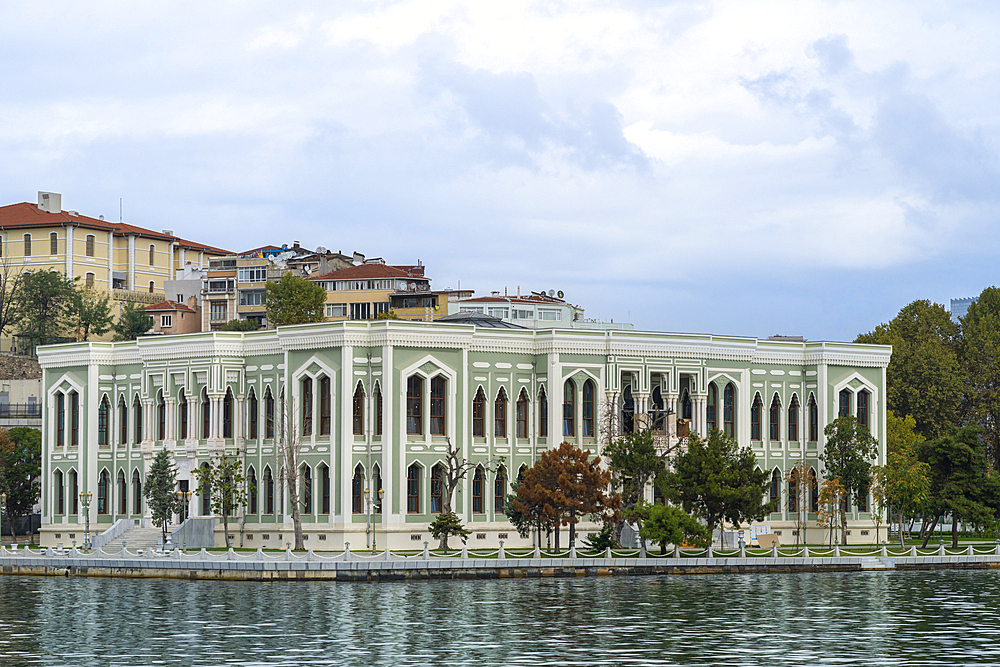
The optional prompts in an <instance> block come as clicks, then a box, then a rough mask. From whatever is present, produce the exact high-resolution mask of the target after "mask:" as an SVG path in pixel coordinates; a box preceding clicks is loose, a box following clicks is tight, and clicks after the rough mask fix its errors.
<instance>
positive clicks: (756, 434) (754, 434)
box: [750, 394, 762, 440]
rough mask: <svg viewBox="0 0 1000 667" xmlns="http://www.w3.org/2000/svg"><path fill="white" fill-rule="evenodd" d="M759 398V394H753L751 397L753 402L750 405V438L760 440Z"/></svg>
mask: <svg viewBox="0 0 1000 667" xmlns="http://www.w3.org/2000/svg"><path fill="white" fill-rule="evenodd" d="M761 407H762V405H761V400H760V394H755V395H754V397H753V404H752V405H751V406H750V439H751V440H760V411H761Z"/></svg>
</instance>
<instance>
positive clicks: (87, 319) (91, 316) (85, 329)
mask: <svg viewBox="0 0 1000 667" xmlns="http://www.w3.org/2000/svg"><path fill="white" fill-rule="evenodd" d="M108 298H109V296H108V294H106V293H104V294H99V293H98V292H97V291H96V290H95V289H94V288H93V287H86V286H81V285H76V286H75V288H74V290H73V307H72V312H71V314H70V317H71V321H72V325H73V328H74V331H75V337H76V339H77V340H78V341H81V340H89V339H90V337H91V336H103V335H104V334H106V333H108V331H110V330H111V325H112V318H111V306H110V305H108Z"/></svg>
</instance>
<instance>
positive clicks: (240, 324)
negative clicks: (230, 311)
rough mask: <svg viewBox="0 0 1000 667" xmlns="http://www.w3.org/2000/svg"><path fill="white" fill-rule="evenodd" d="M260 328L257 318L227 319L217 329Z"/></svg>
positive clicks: (245, 329) (250, 329)
mask: <svg viewBox="0 0 1000 667" xmlns="http://www.w3.org/2000/svg"><path fill="white" fill-rule="evenodd" d="M258 329H260V322H258V321H257V320H229V321H228V322H226V323H225V324H223V325H222V327H221V328H220V329H219V331H257V330H258Z"/></svg>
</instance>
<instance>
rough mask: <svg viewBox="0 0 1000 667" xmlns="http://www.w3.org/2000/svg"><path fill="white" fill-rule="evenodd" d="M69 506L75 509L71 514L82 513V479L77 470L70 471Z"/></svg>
mask: <svg viewBox="0 0 1000 667" xmlns="http://www.w3.org/2000/svg"><path fill="white" fill-rule="evenodd" d="M69 488H70V495H69V504H70V507H72V508H73V511H72V512H70V514H73V515H76V514H79V513H80V505H79V503H80V477H79V476H78V475H77V474H76V471H75V470H70V471H69Z"/></svg>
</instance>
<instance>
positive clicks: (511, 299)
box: [458, 296, 571, 306]
mask: <svg viewBox="0 0 1000 667" xmlns="http://www.w3.org/2000/svg"><path fill="white" fill-rule="evenodd" d="M458 303H459V304H463V303H523V304H529V305H534V306H569V305H571V304H569V303H567V302H565V301H563V300H562V299H553V298H551V297H545V298H544V299H542V298H539V297H536V296H477V297H476V298H474V299H462V300H461V301H459V302H458Z"/></svg>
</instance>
